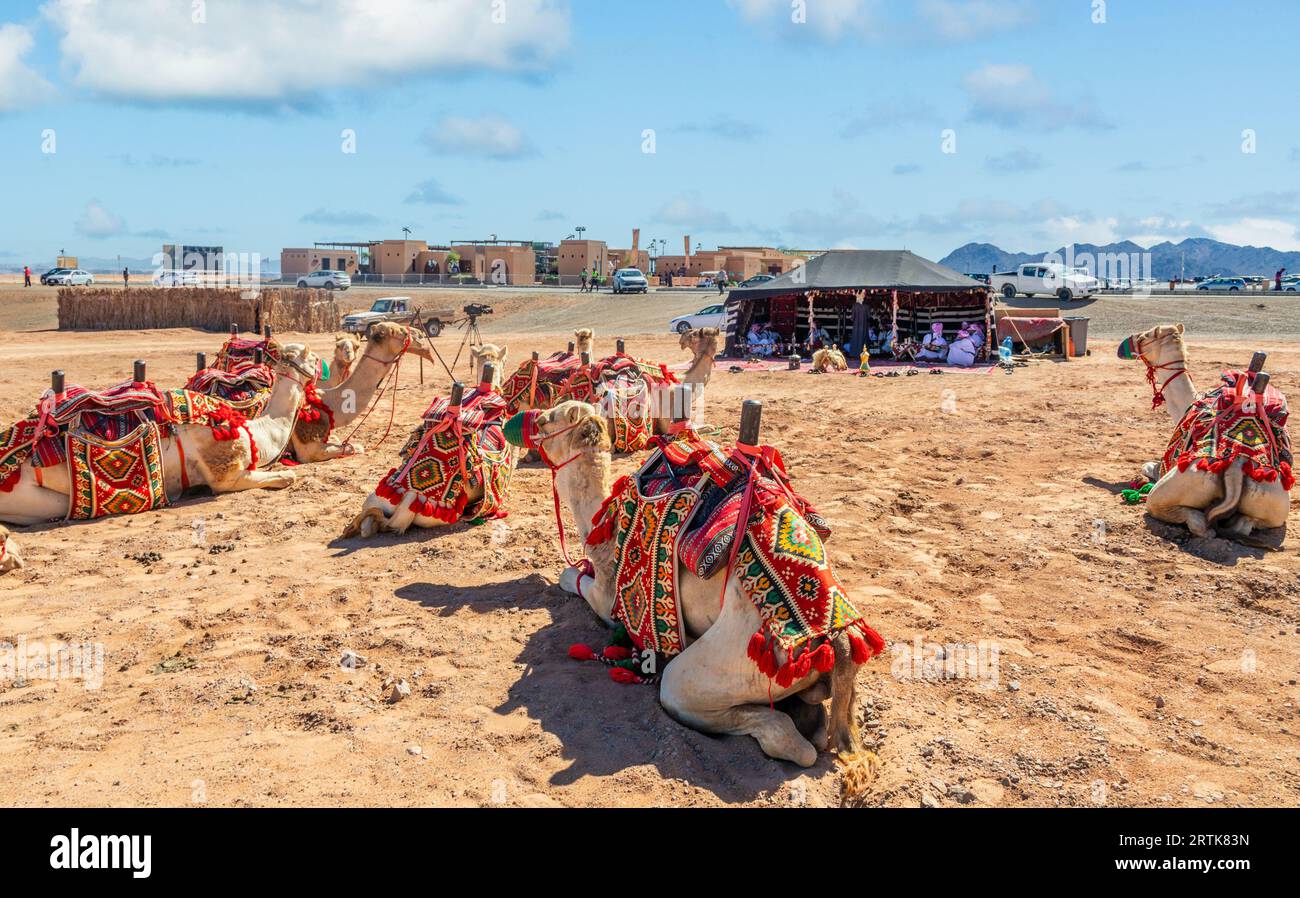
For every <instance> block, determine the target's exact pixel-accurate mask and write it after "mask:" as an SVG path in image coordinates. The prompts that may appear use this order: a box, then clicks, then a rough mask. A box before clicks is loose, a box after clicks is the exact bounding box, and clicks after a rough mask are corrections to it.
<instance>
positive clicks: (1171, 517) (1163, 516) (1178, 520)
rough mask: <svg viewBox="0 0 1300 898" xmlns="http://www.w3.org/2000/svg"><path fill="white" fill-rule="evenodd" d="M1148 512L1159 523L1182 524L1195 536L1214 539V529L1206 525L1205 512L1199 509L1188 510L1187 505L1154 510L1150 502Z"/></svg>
mask: <svg viewBox="0 0 1300 898" xmlns="http://www.w3.org/2000/svg"><path fill="white" fill-rule="evenodd" d="M1147 512H1148V513H1149V514H1150V515H1151V517H1153V518H1155V519H1156V520H1158V521H1164V522H1165V523H1166V524H1182V525H1183V526H1185V527H1186V528H1187V529H1188V530H1190V531H1191V532H1192V535H1193V536H1199V537H1201V538H1202V539H1214V536H1215V532H1214V528H1213V527H1211V526H1210V525H1209V524H1208V523H1206V520H1205V512H1203V511H1201V510H1200V509H1199V508H1188V507H1187V506H1185V505H1170V506H1167V507H1160V508H1152V507H1151V503H1150V501H1148V502H1147Z"/></svg>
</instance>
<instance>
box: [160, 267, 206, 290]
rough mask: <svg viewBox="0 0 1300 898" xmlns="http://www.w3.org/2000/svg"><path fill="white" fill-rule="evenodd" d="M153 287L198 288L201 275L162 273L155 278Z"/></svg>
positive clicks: (185, 272)
mask: <svg viewBox="0 0 1300 898" xmlns="http://www.w3.org/2000/svg"><path fill="white" fill-rule="evenodd" d="M153 285H154V286H155V287H197V286H199V273H198V272H197V271H175V270H168V271H160V272H158V273H157V274H155V275H154V276H153Z"/></svg>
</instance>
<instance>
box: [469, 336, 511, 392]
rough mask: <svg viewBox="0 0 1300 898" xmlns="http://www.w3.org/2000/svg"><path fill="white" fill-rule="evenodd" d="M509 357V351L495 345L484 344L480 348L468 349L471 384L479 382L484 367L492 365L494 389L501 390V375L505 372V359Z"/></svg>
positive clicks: (472, 347) (507, 348) (504, 347)
mask: <svg viewBox="0 0 1300 898" xmlns="http://www.w3.org/2000/svg"><path fill="white" fill-rule="evenodd" d="M509 355H510V349H509V347H507V346H497V345H496V344H495V343H484V344H483V345H482V346H477V347H475V346H471V347H470V349H469V370H470V374H471V375H472V378H473V382H474V383H478V382H479V381H481V380H482V379H483V378H482V376H481V375H482V374H483V366H484V365H492V366H493V367H494V368H495V374H494V375H493V384H492V387H493V388H494V389H497V390H499V389H501V373H502V372H503V371H505V370H506V358H507V357H508V356H509Z"/></svg>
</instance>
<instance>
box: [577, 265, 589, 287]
mask: <svg viewBox="0 0 1300 898" xmlns="http://www.w3.org/2000/svg"><path fill="white" fill-rule="evenodd" d="M578 292H579V293H586V292H587V268H586V266H583V269H582V289H581V290H579V291H578Z"/></svg>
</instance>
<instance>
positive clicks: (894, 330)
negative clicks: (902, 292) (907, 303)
mask: <svg viewBox="0 0 1300 898" xmlns="http://www.w3.org/2000/svg"><path fill="white" fill-rule="evenodd" d="M891 293H892V296H893V317H892V318H891V323H890V325H889V333H890V337H889V345H890V346H897V345H898V291H897V290H894V291H891Z"/></svg>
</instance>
